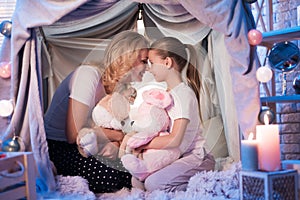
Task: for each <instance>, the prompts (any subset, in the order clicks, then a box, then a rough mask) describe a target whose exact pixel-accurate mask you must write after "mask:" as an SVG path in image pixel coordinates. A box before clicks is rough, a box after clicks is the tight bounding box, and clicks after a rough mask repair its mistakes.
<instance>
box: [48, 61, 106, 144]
mask: <svg viewBox="0 0 300 200" xmlns="http://www.w3.org/2000/svg"><path fill="white" fill-rule="evenodd" d="M100 78H101V76H100V73H99V71H98V70H97V69H96V68H95V67H92V66H89V65H82V66H80V67H78V68H77V69H76V70H75V71H74V72H72V73H71V74H69V75H68V76H67V77H66V78H65V79H64V80H63V81H62V82H61V84H60V85H59V86H58V88H57V89H56V91H55V94H54V96H53V98H52V101H51V104H50V106H49V108H48V110H47V112H46V114H45V117H44V124H45V131H46V136H47V138H48V139H52V140H58V141H67V138H66V135H65V130H66V118H67V111H68V105H69V98H72V99H75V100H77V101H79V102H81V103H83V104H86V105H87V106H89V108H90V113H91V110H92V108H94V106H95V104H96V102H95V101H96V100H95V94H96V89H97V87H98V84H99V82H100Z"/></svg>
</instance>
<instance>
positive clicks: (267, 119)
mask: <svg viewBox="0 0 300 200" xmlns="http://www.w3.org/2000/svg"><path fill="white" fill-rule="evenodd" d="M264 122H265V125H269V117H268V115H267V114H265V115H264Z"/></svg>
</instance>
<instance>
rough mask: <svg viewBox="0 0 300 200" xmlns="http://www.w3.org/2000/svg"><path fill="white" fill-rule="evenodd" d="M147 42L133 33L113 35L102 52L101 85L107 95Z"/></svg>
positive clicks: (128, 69) (147, 44)
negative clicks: (102, 69)
mask: <svg viewBox="0 0 300 200" xmlns="http://www.w3.org/2000/svg"><path fill="white" fill-rule="evenodd" d="M146 48H149V42H148V41H147V39H146V38H145V37H144V36H142V35H141V34H139V33H137V32H134V31H123V32H121V33H119V34H117V35H115V36H114V37H113V39H112V41H111V42H110V44H109V45H108V46H107V48H106V50H105V52H104V58H103V63H102V64H103V66H104V72H103V73H102V83H103V85H104V88H105V90H106V93H107V94H111V93H112V92H113V91H114V89H115V87H116V85H117V84H118V83H119V81H120V80H121V79H122V78H123V77H124V76H125V75H126V73H127V72H129V71H130V70H131V69H132V68H133V66H134V62H135V61H136V60H137V58H138V56H139V52H140V50H142V49H146Z"/></svg>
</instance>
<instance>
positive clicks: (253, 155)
mask: <svg viewBox="0 0 300 200" xmlns="http://www.w3.org/2000/svg"><path fill="white" fill-rule="evenodd" d="M257 146H258V143H257V141H256V140H253V133H250V135H249V137H248V140H242V141H241V160H242V169H243V170H247V171H256V170H257V169H258V149H257Z"/></svg>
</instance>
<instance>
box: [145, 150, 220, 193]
mask: <svg viewBox="0 0 300 200" xmlns="http://www.w3.org/2000/svg"><path fill="white" fill-rule="evenodd" d="M214 167H215V160H214V157H213V156H212V155H210V154H206V156H205V157H204V158H203V159H200V158H199V157H197V156H195V155H194V154H190V155H187V156H185V157H182V158H180V159H179V160H177V161H175V162H173V163H172V164H171V165H168V166H167V167H165V168H163V169H161V170H159V171H157V172H155V173H153V174H151V175H150V176H149V177H148V178H147V179H146V180H145V183H144V186H145V189H146V190H147V191H150V192H151V191H154V190H164V191H166V192H173V191H185V190H186V188H187V185H188V182H189V180H190V178H191V177H192V176H194V175H195V174H196V173H197V172H200V171H210V170H214Z"/></svg>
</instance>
